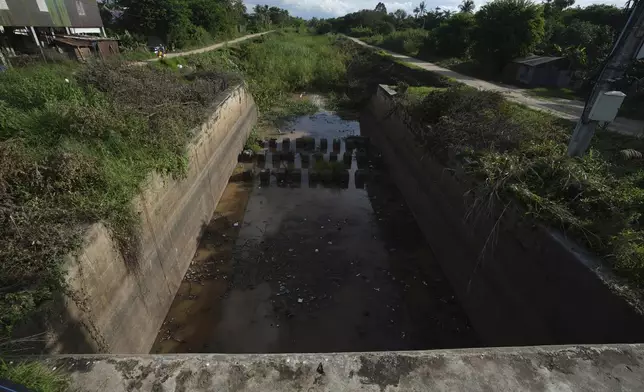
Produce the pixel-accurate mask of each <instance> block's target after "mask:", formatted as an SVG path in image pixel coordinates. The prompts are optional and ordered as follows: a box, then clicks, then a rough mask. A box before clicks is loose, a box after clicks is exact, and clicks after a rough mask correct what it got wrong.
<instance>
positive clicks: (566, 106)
mask: <svg viewBox="0 0 644 392" xmlns="http://www.w3.org/2000/svg"><path fill="white" fill-rule="evenodd" d="M347 38H348V39H350V40H352V41H353V42H355V43H357V44H359V45H362V46H366V47H369V48H373V49H376V50H382V51H384V52H386V53H387V54H389V55H391V56H392V57H394V58H396V59H397V60H399V61H401V62H403V63H407V64H411V65H413V66H415V67H419V68H422V69H424V70H427V71H430V72H433V73H435V74H437V75H441V76H444V77H447V78H451V79H454V80H456V81H458V82H460V83H463V84H465V85H467V86H470V87H474V88H477V89H481V90H488V91H495V92H498V93H500V94H503V96H504V97H505V98H506V99H508V100H510V101H513V102H516V103H519V104H522V105H526V106H528V107H530V108H532V109H535V110H539V111H542V112H546V113H549V114H551V115H553V116H555V117H559V118H563V119H565V120H570V121H577V120H578V119H579V117H580V116H581V112H582V111H583V110H584V102H581V101H576V100H571V99H561V98H554V99H545V98H544V99H540V98H538V97H534V96H531V95H529V94H528V90H526V89H522V88H520V87H515V86H510V85H505V84H498V83H492V82H488V81H485V80H481V79H477V78H475V77H472V76H467V75H463V74H460V73H458V72H456V71H452V70H451V69H447V68H443V67H440V66H438V65H436V64H433V63H430V62H427V61H423V60H419V59H417V58H414V57H410V56H405V55H403V54H400V53H396V52H392V51H389V50H386V49H383V48H379V47H376V46H371V45H368V44H366V43H364V42H362V41H360V40H359V39H357V38H353V37H347ZM608 129H609V130H611V131H614V132H617V133H621V134H624V135H631V136H640V137H642V136H644V122H643V121H640V120H633V119H630V118H625V117H617V118H616V119H615V121H613V122H612V123H611V124H610V125H609V126H608Z"/></svg>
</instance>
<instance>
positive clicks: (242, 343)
mask: <svg viewBox="0 0 644 392" xmlns="http://www.w3.org/2000/svg"><path fill="white" fill-rule="evenodd" d="M280 132H281V134H280V135H279V136H278V137H277V141H276V142H273V143H267V145H266V148H265V161H263V162H262V163H261V164H260V165H259V166H261V167H255V168H254V173H255V174H257V173H258V172H259V170H261V169H264V170H266V169H270V170H271V172H272V173H273V175H271V177H270V182H262V181H260V179H259V176H257V175H255V176H253V180H252V181H245V182H244V181H241V182H235V181H231V182H230V183H229V185H228V187H227V188H226V190H225V192H224V195H223V197H222V199H221V201H220V202H219V205H218V206H217V210H216V211H215V214H214V215H213V217H212V220H211V221H210V222H208V223H207V225H205V226H204V230H203V233H202V236H201V238H200V246H199V249H198V251H197V252H196V254H195V257H194V260H193V262H192V264H191V266H190V268H189V270H188V272H187V274H186V276H185V278H184V281H183V282H182V284H181V287H180V289H179V292H178V293H177V296H176V298H175V300H174V303H173V304H172V307H171V309H170V311H169V313H168V315H167V318H166V321H165V322H164V324H163V327H162V328H161V330H160V331H159V335H158V336H157V339H156V342H155V344H154V347H153V349H152V352H153V353H182V352H208V353H278V352H339V351H381V350H417V349H434V348H455V347H475V346H477V345H478V339H477V337H476V334H475V332H474V331H473V330H472V329H471V327H470V325H469V322H468V320H467V317H466V316H465V313H464V311H463V310H462V308H461V307H460V305H459V304H458V302H457V300H456V299H455V297H454V294H453V292H452V290H451V288H450V286H449V283H448V282H447V281H446V280H445V277H444V275H443V274H442V272H441V270H440V267H439V265H438V263H437V262H436V260H435V259H434V257H433V255H432V251H431V248H430V247H429V246H428V245H427V244H426V242H425V240H424V238H423V235H422V233H421V232H420V229H419V228H418V226H417V224H416V222H415V220H414V217H413V215H412V214H411V212H410V210H409V209H408V207H407V205H406V203H405V201H404V198H403V196H402V195H401V194H400V192H399V191H398V189H397V188H396V186H395V185H394V183H393V182H392V180H391V179H390V178H389V176H388V173H387V170H386V168H385V167H383V166H382V163H381V162H380V160H379V159H378V153H377V152H376V151H375V149H374V147H373V146H371V147H368V148H367V150H368V152H369V154H368V157H369V158H368V161H366V160H365V161H362V162H361V161H360V159H359V158H358V155H359V154H360V152H358V151H351V150H350V149H349V150H347V143H345V141H344V140H343V141H342V142H341V143H339V144H334V143H333V139H341V138H346V137H348V136H356V135H360V124H359V123H358V122H357V121H351V120H345V119H342V118H340V117H339V116H338V115H336V114H334V113H332V112H327V111H320V112H319V113H316V114H314V115H311V116H303V117H301V118H298V119H296V120H294V121H293V122H292V123H290V124H289V126H288V127H286V128H284V129H282V130H281V131H280ZM303 136H308V137H312V138H315V150H316V151H318V152H322V153H323V156H324V158H323V159H324V162H327V163H326V164H325V163H322V164H319V163H315V162H314V161H315V159H311V162H310V164H309V165H307V164H306V163H305V161H303V160H302V159H301V156H303V155H307V154H309V152H305V151H301V150H298V149H296V143H295V138H299V137H303ZM285 138H288V139H290V141H291V142H290V143H284V142H283V140H284V139H285ZM324 139H326V140H327V142H326V145H325V144H323V143H324V142H322V140H324ZM287 150H288V151H292V152H293V153H294V159H293V162H292V163H291V162H288V161H286V162H284V161H282V160H279V159H273V156H276V155H277V156H282V157H283V156H284V152H286V151H287ZM334 150H335V151H334ZM345 152H349V153H350V154H352V157H351V159H350V160H351V164H350V166H349V165H347V168H348V170H347V172H348V173H349V181H348V183H347V182H346V181H340V182H339V183H335V184H329V183H328V182H325V181H318V180H319V177H318V176H314V175H313V174H312V173H314V172H315V170H312V169H306V166H310V167H320V165H322V166H324V165H328V162H329V161H333V160H335V159H338V158H337V157H340V158H339V159H338V160H339V161H340V162H341V161H342V160H343V159H342V157H344V153H345ZM336 154H337V155H336ZM276 158H277V157H276ZM358 163H360V168H358ZM247 165H248V164H247ZM300 168H303V169H301V171H300V170H295V171H296V172H297V173H298V174H297V176H290V175H289V174H286V175H284V172H287V173H290V172H292V171H293V169H300ZM280 169H281V171H280ZM358 169H361V170H360V171H359V170H358ZM266 173H267V172H266V171H265V174H266ZM280 173H281V174H280Z"/></svg>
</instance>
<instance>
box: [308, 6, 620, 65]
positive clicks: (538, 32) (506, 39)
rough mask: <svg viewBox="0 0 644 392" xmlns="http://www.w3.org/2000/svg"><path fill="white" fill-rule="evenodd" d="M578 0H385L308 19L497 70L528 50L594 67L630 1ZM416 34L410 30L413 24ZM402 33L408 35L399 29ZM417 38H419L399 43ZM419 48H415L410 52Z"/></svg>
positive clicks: (326, 28)
mask: <svg viewBox="0 0 644 392" xmlns="http://www.w3.org/2000/svg"><path fill="white" fill-rule="evenodd" d="M574 2H575V0H545V2H543V3H540V4H537V3H533V2H531V1H529V0H494V1H491V2H489V3H487V4H485V5H483V6H481V7H480V8H479V9H478V11H477V10H476V7H475V4H474V1H473V0H464V1H463V2H462V3H461V5H460V6H459V10H458V11H456V12H454V11H450V10H444V9H441V8H435V9H432V10H429V9H427V7H426V4H425V2H421V3H420V4H419V5H418V6H417V7H415V8H414V10H413V13H412V14H409V13H407V12H406V11H404V10H402V9H398V10H395V11H393V12H388V10H387V8H386V6H385V5H384V4H383V3H378V4H377V5H376V7H375V8H374V9H373V10H361V11H358V12H353V13H350V14H347V15H345V16H342V17H339V18H333V19H325V20H318V19H315V18H314V19H313V20H311V22H310V24H311V26H313V27H314V28H316V30H317V31H318V32H319V33H326V32H339V33H344V34H348V35H354V36H374V35H382V36H384V37H386V36H391V35H396V34H398V36H400V37H402V40H403V42H401V44H400V46H401V50H403V51H404V49H405V48H406V47H407V48H412V49H411V50H408V52H409V51H413V48H416V50H417V51H418V52H420V55H425V56H428V57H456V58H472V59H475V60H478V61H479V62H480V63H481V64H483V63H484V64H485V65H486V66H488V67H491V68H493V69H495V70H496V71H497V72H498V71H499V70H500V69H501V68H502V67H503V66H504V65H505V64H507V63H508V62H509V61H511V60H512V59H514V58H518V57H523V56H526V55H528V54H541V55H552V56H563V57H567V58H569V59H570V60H571V63H572V64H573V67H574V68H575V69H576V70H580V71H582V72H583V71H590V70H593V69H595V68H596V67H598V66H599V64H600V63H601V61H602V60H603V59H604V58H605V57H606V56H607V54H608V52H609V51H610V49H611V47H612V44H613V41H614V40H615V38H616V36H617V34H619V32H620V30H621V27H622V26H623V25H624V23H625V21H626V17H627V15H628V11H629V9H628V7H626V8H618V7H615V6H612V5H605V4H596V5H590V6H587V7H578V6H577V7H575V6H574ZM411 30H414V31H417V32H418V34H411V33H410V31H411ZM403 32H406V33H405V34H402V33H403ZM404 39H408V40H414V39H415V40H419V39H420V40H422V42H416V45H414V43H413V42H408V43H406V42H404ZM411 54H414V55H415V54H417V53H411Z"/></svg>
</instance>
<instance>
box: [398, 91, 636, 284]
mask: <svg viewBox="0 0 644 392" xmlns="http://www.w3.org/2000/svg"><path fill="white" fill-rule="evenodd" d="M408 105H409V106H408V108H407V109H406V110H407V111H408V113H409V114H410V115H411V116H412V118H414V119H415V122H416V123H417V124H418V127H417V129H416V134H417V136H418V140H419V143H421V144H423V145H424V146H425V147H426V148H427V149H428V150H429V151H430V152H432V154H433V155H434V156H435V157H445V156H447V155H448V154H447V152H448V151H451V152H456V154H457V156H459V157H460V159H461V162H462V165H463V166H464V167H465V168H466V169H468V170H469V172H470V174H472V175H473V176H474V177H475V178H477V179H478V180H479V184H480V185H479V188H478V189H476V190H475V191H476V193H477V196H478V197H479V200H486V201H489V202H494V201H496V200H498V199H503V200H505V201H508V200H518V201H520V202H521V203H522V204H523V205H524V206H525V207H526V208H527V212H528V213H529V214H530V215H532V216H534V217H535V218H537V219H539V220H542V221H545V222H547V223H549V224H550V225H552V226H554V227H555V228H560V229H562V230H564V231H566V232H567V233H568V234H569V235H571V236H573V237H574V238H576V239H577V240H578V241H579V242H581V243H583V244H585V245H586V246H587V247H588V248H589V249H590V250H592V251H593V252H595V253H596V254H598V255H600V256H602V257H603V258H604V259H605V260H606V261H607V262H608V264H609V265H611V266H612V267H613V268H614V269H615V271H617V272H618V273H620V274H621V275H622V276H624V277H626V278H627V279H629V280H630V281H631V282H634V283H635V284H636V285H637V286H639V287H640V288H644V227H642V224H643V223H644V167H642V165H641V159H639V158H637V154H632V153H631V154H625V153H622V151H624V149H633V150H636V151H644V141H642V140H641V139H635V138H629V137H625V136H619V135H611V134H608V133H605V132H604V133H600V134H598V135H597V137H596V138H595V141H594V145H593V148H592V149H591V150H590V151H589V153H588V154H586V155H585V156H583V157H582V158H570V157H568V156H567V155H566V146H567V142H568V139H569V137H570V132H571V126H570V124H569V123H567V122H565V121H563V120H559V119H556V118H554V117H551V116H547V115H544V114H543V113H541V112H536V111H534V110H531V109H528V108H525V107H521V106H518V105H516V104H513V103H510V102H507V101H506V100H505V99H504V98H503V97H502V96H500V95H499V94H496V93H492V92H485V91H478V90H473V89H469V88H450V89H433V90H430V91H428V92H427V94H426V96H425V98H424V99H423V100H418V99H412V100H409V101H408ZM445 163H447V162H446V161H445ZM486 205H489V204H486Z"/></svg>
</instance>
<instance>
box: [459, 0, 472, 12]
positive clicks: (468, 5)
mask: <svg viewBox="0 0 644 392" xmlns="http://www.w3.org/2000/svg"><path fill="white" fill-rule="evenodd" d="M458 9H459V10H460V11H461V12H463V13H466V14H471V13H473V12H474V0H463V2H462V3H461V4H460V5H459V6H458Z"/></svg>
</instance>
